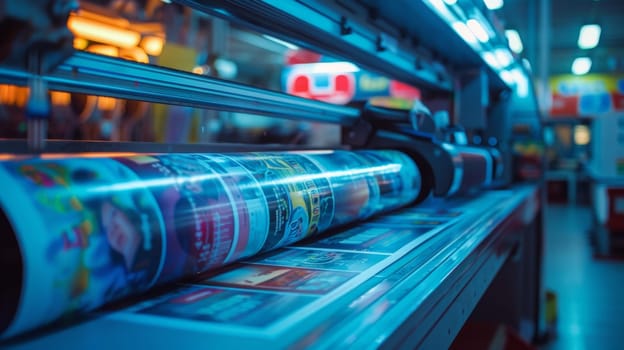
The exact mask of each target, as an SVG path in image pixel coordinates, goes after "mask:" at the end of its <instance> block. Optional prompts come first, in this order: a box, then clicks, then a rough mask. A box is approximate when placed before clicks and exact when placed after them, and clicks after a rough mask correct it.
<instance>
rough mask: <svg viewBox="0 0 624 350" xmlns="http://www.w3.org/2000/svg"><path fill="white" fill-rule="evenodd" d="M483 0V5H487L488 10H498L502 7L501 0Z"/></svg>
mask: <svg viewBox="0 0 624 350" xmlns="http://www.w3.org/2000/svg"><path fill="white" fill-rule="evenodd" d="M483 2H484V3H485V6H487V8H488V9H490V10H498V9H499V8H501V7H503V4H504V2H503V0H483Z"/></svg>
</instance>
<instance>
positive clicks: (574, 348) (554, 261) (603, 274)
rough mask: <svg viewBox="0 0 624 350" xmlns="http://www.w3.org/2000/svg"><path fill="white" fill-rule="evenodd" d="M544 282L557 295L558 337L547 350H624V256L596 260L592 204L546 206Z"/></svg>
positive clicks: (546, 347) (542, 347) (550, 343)
mask: <svg viewBox="0 0 624 350" xmlns="http://www.w3.org/2000/svg"><path fill="white" fill-rule="evenodd" d="M545 214H546V215H545V242H544V243H545V250H544V254H545V256H544V285H545V287H546V288H547V289H549V290H552V291H554V292H555V293H556V295H557V301H558V321H557V325H556V329H557V336H556V338H555V339H553V340H552V341H551V342H549V343H548V344H546V345H544V346H541V347H540V349H544V350H546V349H547V350H554V349H556V350H560V349H566V350H581V349H601V350H609V349H624V260H604V259H603V260H596V259H594V258H593V254H592V247H591V244H590V238H589V233H588V231H589V229H590V227H591V224H592V221H591V212H590V209H589V208H588V207H581V206H566V205H548V206H547V207H546V211H545Z"/></svg>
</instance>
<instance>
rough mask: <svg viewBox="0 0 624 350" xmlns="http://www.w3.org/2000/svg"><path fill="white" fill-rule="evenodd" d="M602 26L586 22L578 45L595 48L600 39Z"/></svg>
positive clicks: (584, 47) (582, 47)
mask: <svg viewBox="0 0 624 350" xmlns="http://www.w3.org/2000/svg"><path fill="white" fill-rule="evenodd" d="M600 32H601V29H600V26H599V25H598V24H586V25H584V26H582V27H581V31H580V33H579V38H578V46H579V47H580V48H581V49H593V48H594V47H596V46H598V41H600Z"/></svg>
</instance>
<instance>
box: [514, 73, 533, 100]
mask: <svg viewBox="0 0 624 350" xmlns="http://www.w3.org/2000/svg"><path fill="white" fill-rule="evenodd" d="M511 75H512V77H513V80H514V82H515V83H516V93H517V94H518V97H521V98H524V97H527V96H529V80H528V79H527V77H526V75H524V72H523V71H522V70H521V69H520V68H515V69H514V70H512V71H511Z"/></svg>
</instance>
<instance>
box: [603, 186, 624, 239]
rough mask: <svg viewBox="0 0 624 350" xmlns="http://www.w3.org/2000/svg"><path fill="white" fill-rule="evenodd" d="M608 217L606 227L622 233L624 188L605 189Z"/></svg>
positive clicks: (623, 229) (623, 225)
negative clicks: (607, 199)
mask: <svg viewBox="0 0 624 350" xmlns="http://www.w3.org/2000/svg"><path fill="white" fill-rule="evenodd" d="M607 198H609V217H608V218H607V228H608V229H609V231H611V232H618V233H624V188H609V189H607Z"/></svg>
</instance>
